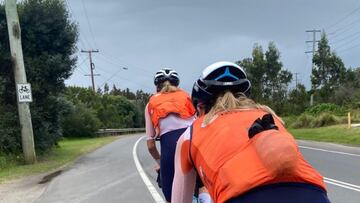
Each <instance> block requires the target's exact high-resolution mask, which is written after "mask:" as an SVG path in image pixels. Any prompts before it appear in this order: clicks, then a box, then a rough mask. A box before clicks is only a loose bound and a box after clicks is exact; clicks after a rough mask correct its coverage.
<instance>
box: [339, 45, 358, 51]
mask: <svg viewBox="0 0 360 203" xmlns="http://www.w3.org/2000/svg"><path fill="white" fill-rule="evenodd" d="M359 46H360V43H359V44H356V45H354V46H352V47H349V48H346V49H343V50H339V51H338V53H343V52H346V51H349V50H351V49H354V48H356V47H359Z"/></svg>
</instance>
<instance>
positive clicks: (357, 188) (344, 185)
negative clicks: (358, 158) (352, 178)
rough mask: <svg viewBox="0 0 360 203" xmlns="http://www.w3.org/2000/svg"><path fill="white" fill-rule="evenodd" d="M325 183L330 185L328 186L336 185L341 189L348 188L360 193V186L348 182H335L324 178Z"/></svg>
mask: <svg viewBox="0 0 360 203" xmlns="http://www.w3.org/2000/svg"><path fill="white" fill-rule="evenodd" d="M324 182H325V183H328V184H331V185H336V186H339V187H342V188H346V189H349V190H354V191H357V192H360V186H358V185H353V184H350V183H346V182H342V181H338V180H334V179H331V178H326V177H324Z"/></svg>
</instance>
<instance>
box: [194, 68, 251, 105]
mask: <svg viewBox="0 0 360 203" xmlns="http://www.w3.org/2000/svg"><path fill="white" fill-rule="evenodd" d="M250 88H251V83H250V81H249V80H248V79H247V76H246V73H245V71H244V70H243V69H242V68H241V67H240V66H239V65H237V64H235V63H231V62H224V61H222V62H217V63H214V64H212V65H210V66H208V67H206V68H205V69H204V70H203V72H202V75H201V76H200V78H199V79H198V80H197V81H196V82H195V83H194V86H193V90H192V94H191V99H192V101H193V104H194V106H195V107H196V106H197V104H198V103H199V102H201V103H203V104H209V103H210V102H214V100H215V99H216V97H217V96H218V94H220V93H222V92H224V91H231V92H233V93H243V94H245V95H246V96H248V95H249V94H250Z"/></svg>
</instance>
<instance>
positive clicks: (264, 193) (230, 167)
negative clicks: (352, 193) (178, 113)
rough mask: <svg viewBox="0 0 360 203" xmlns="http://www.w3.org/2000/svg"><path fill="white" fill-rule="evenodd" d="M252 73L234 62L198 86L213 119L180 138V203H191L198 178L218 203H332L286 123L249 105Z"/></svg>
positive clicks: (175, 200)
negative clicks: (249, 78)
mask: <svg viewBox="0 0 360 203" xmlns="http://www.w3.org/2000/svg"><path fill="white" fill-rule="evenodd" d="M250 88H251V84H250V81H249V80H248V79H247V76H246V73H245V72H244V70H243V69H242V68H241V67H239V66H238V65H236V64H234V63H230V62H218V63H214V64H212V65H210V66H208V67H207V68H205V69H204V71H203V72H202V75H201V77H200V79H198V80H197V81H196V82H195V84H194V87H193V91H192V99H193V103H194V105H195V106H197V107H198V108H199V107H200V108H202V109H203V110H204V111H205V115H204V116H201V117H200V118H198V119H197V120H196V121H195V122H194V123H193V125H192V126H191V127H190V128H188V129H187V130H186V131H185V132H184V134H183V135H182V136H181V137H180V138H179V140H178V143H177V148H176V155H175V177H174V182H173V192H172V203H188V202H191V197H192V191H193V188H194V184H195V177H196V174H198V175H199V176H200V178H201V180H202V182H203V183H204V185H205V187H206V189H207V190H208V191H209V194H210V196H211V198H212V199H213V200H214V201H215V202H220V203H222V202H226V203H240V202H241V203H250V202H251V203H309V202H311V203H328V202H329V200H328V198H327V193H326V187H325V184H324V181H323V177H322V176H321V175H320V174H319V173H318V172H317V171H316V170H315V169H314V168H313V167H312V166H311V165H310V164H309V163H308V162H307V161H305V159H304V157H303V156H302V154H301V153H300V150H299V148H298V146H297V144H296V141H295V140H294V138H293V137H292V135H291V134H290V133H289V132H288V131H287V130H286V129H285V127H284V125H283V122H282V120H281V119H280V118H279V117H278V116H277V115H276V114H275V113H274V112H273V111H272V110H271V109H270V108H269V107H267V106H264V105H260V104H257V103H255V102H254V101H253V100H251V99H249V98H248V95H249V93H250Z"/></svg>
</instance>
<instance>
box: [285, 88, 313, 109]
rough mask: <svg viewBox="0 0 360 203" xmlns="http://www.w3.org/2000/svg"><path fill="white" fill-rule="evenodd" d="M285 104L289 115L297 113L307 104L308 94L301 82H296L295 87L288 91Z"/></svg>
mask: <svg viewBox="0 0 360 203" xmlns="http://www.w3.org/2000/svg"><path fill="white" fill-rule="evenodd" d="M287 105H288V110H287V111H288V113H289V114H290V115H299V114H301V113H303V112H304V111H305V109H306V108H307V107H308V106H309V94H308V93H307V92H306V89H305V86H304V85H303V84H298V85H297V87H296V88H295V89H293V90H292V91H290V93H289V98H288V101H287Z"/></svg>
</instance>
